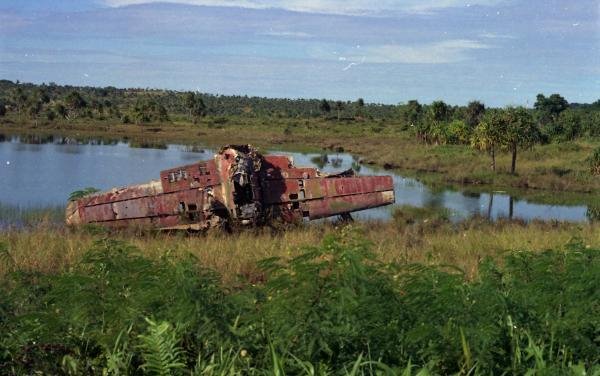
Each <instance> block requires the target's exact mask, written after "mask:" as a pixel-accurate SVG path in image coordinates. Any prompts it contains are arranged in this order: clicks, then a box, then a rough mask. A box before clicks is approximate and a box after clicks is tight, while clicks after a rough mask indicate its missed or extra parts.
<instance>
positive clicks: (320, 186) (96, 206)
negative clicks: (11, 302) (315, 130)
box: [66, 145, 394, 230]
mask: <svg viewBox="0 0 600 376" xmlns="http://www.w3.org/2000/svg"><path fill="white" fill-rule="evenodd" d="M393 202H394V186H393V182H392V178H391V176H355V175H354V173H353V172H352V171H351V170H350V171H345V172H342V173H340V174H334V175H326V174H322V173H320V172H319V170H317V169H316V168H303V167H295V166H294V165H293V162H292V159H291V158H290V157H287V156H280V155H266V156H262V155H260V154H259V153H257V151H256V149H254V148H253V147H251V146H249V145H243V146H226V147H224V148H222V149H221V150H220V151H219V152H218V153H217V154H215V156H214V158H213V159H212V160H208V161H204V162H198V163H194V164H190V165H186V166H181V167H176V168H172V169H169V170H165V171H162V172H161V173H160V180H153V181H150V182H148V183H145V184H139V185H131V186H127V187H123V188H115V189H112V190H110V191H107V192H101V193H96V194H93V195H89V196H86V197H83V198H80V199H78V200H75V201H71V202H69V204H68V206H67V211H66V222H67V224H68V225H78V224H84V223H96V224H100V225H106V226H112V227H128V226H141V227H153V228H159V229H164V230H170V229H173V230H175V229H187V230H203V229H208V228H211V227H219V226H221V225H223V224H228V225H234V226H235V225H262V224H265V223H267V222H269V221H272V220H282V221H284V222H294V221H299V220H301V219H302V218H308V219H318V218H324V217H330V216H335V215H345V214H347V213H351V212H354V211H358V210H363V209H368V208H374V207H378V206H383V205H388V204H392V203H393Z"/></svg>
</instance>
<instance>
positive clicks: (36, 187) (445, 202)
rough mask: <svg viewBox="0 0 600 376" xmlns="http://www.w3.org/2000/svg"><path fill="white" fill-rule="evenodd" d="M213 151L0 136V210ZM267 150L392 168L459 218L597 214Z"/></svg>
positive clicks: (403, 187)
mask: <svg viewBox="0 0 600 376" xmlns="http://www.w3.org/2000/svg"><path fill="white" fill-rule="evenodd" d="M213 153H214V150H213V149H208V148H207V149H205V148H202V147H191V146H185V145H171V144H169V145H166V144H156V143H145V142H141V143H140V142H136V143H133V142H127V141H123V140H112V141H102V140H94V139H92V140H77V139H74V138H69V137H57V136H45V137H39V136H27V137H25V136H2V135H0V181H1V182H2V185H1V186H0V208H2V207H4V208H15V207H16V208H19V210H21V211H23V210H25V211H26V210H36V209H39V208H44V207H55V208H56V207H61V206H63V205H64V204H65V202H66V201H67V198H68V196H69V194H70V193H71V192H73V191H76V190H79V189H82V188H85V187H96V188H99V189H102V190H105V189H109V188H112V187H117V186H124V185H128V184H133V183H142V182H145V181H148V180H151V179H157V178H158V176H159V172H160V171H161V170H164V169H167V168H170V167H174V166H178V165H182V164H189V163H193V162H194V161H198V160H206V159H210V158H211V157H212V155H213ZM263 153H275V154H288V155H292V156H293V157H294V162H295V165H296V166H316V167H318V168H320V169H321V170H322V171H324V172H334V171H341V170H345V169H348V168H355V169H356V170H358V171H359V173H360V174H362V175H370V174H390V175H392V176H393V179H394V184H395V192H396V204H397V205H412V206H419V207H425V206H427V207H435V208H446V209H448V210H449V211H450V212H451V215H452V217H453V218H454V219H455V220H460V219H464V218H468V217H470V216H473V215H479V216H484V217H488V218H490V219H497V218H502V217H510V218H518V219H523V220H526V221H529V220H532V219H542V220H559V221H576V222H585V221H588V220H589V218H588V217H589V216H590V212H591V211H590V210H588V206H587V205H585V204H581V205H547V204H539V203H533V202H529V201H527V200H524V199H519V198H516V197H511V196H509V195H507V194H505V193H502V192H484V193H468V192H463V191H460V190H453V189H442V190H439V189H438V190H433V189H431V188H429V187H428V186H426V185H424V184H422V183H420V182H419V181H417V180H415V179H411V178H407V177H403V176H401V175H399V174H395V173H393V172H390V171H383V170H378V169H374V168H373V167H371V166H367V165H361V164H359V163H358V161H357V159H356V158H355V157H353V156H352V155H349V154H345V153H339V154H329V155H327V156H325V155H320V154H310V153H298V152H289V151H285V152H282V151H278V150H267V151H266V152H265V151H263ZM590 202H591V197H590ZM1 213H2V211H1V210H0V215H1ZM391 213H392V207H382V208H376V209H370V210H365V211H362V212H360V213H356V214H355V215H354V216H355V217H357V218H362V219H388V218H390V216H391ZM1 222H4V223H5V224H6V222H7V219H6V218H5V219H4V221H2V218H0V223H1Z"/></svg>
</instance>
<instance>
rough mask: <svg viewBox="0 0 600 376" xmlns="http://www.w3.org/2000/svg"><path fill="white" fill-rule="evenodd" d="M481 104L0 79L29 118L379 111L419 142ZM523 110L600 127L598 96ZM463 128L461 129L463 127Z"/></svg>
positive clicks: (454, 131)
mask: <svg viewBox="0 0 600 376" xmlns="http://www.w3.org/2000/svg"><path fill="white" fill-rule="evenodd" d="M487 110H488V109H487V108H486V107H485V105H484V104H483V103H481V102H478V101H473V102H471V103H469V104H468V105H466V106H451V105H448V104H446V103H445V102H443V101H435V102H433V103H431V104H421V103H419V102H418V101H416V100H411V101H408V102H407V103H401V104H398V105H385V104H376V103H365V101H364V100H363V99H362V98H358V99H357V100H356V101H332V100H326V99H288V98H280V99H278V98H262V97H248V96H234V95H230V96H226V95H214V94H206V93H193V92H180V91H173V90H157V89H139V88H138V89H119V88H115V87H112V86H108V87H79V86H69V85H57V84H54V83H50V84H41V85H36V84H30V83H19V82H18V81H17V82H12V81H8V80H0V116H4V115H6V114H8V113H15V114H17V115H21V116H22V117H24V118H27V117H29V118H30V120H34V121H35V120H37V121H54V120H56V119H60V118H63V119H67V120H68V119H71V120H72V119H74V118H78V117H84V118H92V119H98V120H104V119H111V120H115V119H117V120H120V121H123V122H125V123H128V122H132V123H140V124H142V123H151V122H164V121H169V120H178V119H185V118H189V119H190V120H199V118H201V117H203V116H207V115H211V116H247V117H263V116H269V117H288V118H290V117H291V118H310V117H315V118H318V117H321V118H322V117H325V118H329V119H332V120H364V119H378V120H380V119H386V120H393V121H394V122H395V123H399V124H400V127H401V128H404V129H410V128H413V129H415V132H416V133H417V134H419V135H420V136H422V137H423V139H424V140H425V141H427V142H437V143H460V142H464V141H465V138H464V137H463V136H464V134H461V133H465V132H466V131H468V130H469V129H470V130H471V131H472V130H474V128H475V126H476V125H477V124H478V122H479V121H480V120H481V116H482V115H483V114H484V113H485V112H486V111H487ZM528 112H529V113H530V114H531V116H532V117H533V118H534V120H535V121H536V123H537V124H538V125H540V128H541V130H542V131H543V133H544V135H545V136H546V137H547V138H549V139H573V138H576V137H579V136H583V135H591V136H598V135H600V100H598V101H596V102H594V103H592V104H580V103H568V102H567V101H566V99H565V98H563V97H562V96H561V95H559V94H552V95H550V96H548V97H546V96H544V95H543V94H539V95H538V97H537V100H536V102H535V105H534V109H529V110H528ZM463 128H467V130H465V129H463Z"/></svg>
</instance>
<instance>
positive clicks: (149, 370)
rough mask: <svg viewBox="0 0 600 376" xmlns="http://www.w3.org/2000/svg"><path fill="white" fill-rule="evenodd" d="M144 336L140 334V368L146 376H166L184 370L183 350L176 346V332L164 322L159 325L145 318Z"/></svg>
mask: <svg viewBox="0 0 600 376" xmlns="http://www.w3.org/2000/svg"><path fill="white" fill-rule="evenodd" d="M146 322H147V323H148V328H147V329H146V334H140V335H139V339H140V341H141V344H140V345H139V347H140V349H141V350H142V356H143V358H144V363H143V364H142V365H141V366H140V367H141V368H142V369H143V370H144V372H145V373H146V374H148V375H158V376H168V375H176V374H179V373H181V372H180V371H182V370H183V369H184V368H185V363H183V361H182V358H183V349H182V348H181V347H179V346H178V342H179V340H178V338H177V330H175V329H174V328H173V327H172V326H171V324H169V323H168V322H166V321H162V322H160V323H157V322H154V321H152V320H150V319H148V318H146Z"/></svg>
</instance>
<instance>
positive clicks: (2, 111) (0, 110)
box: [0, 99, 6, 117]
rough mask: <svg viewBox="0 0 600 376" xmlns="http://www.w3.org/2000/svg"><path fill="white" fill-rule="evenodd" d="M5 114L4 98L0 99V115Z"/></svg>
mask: <svg viewBox="0 0 600 376" xmlns="http://www.w3.org/2000/svg"><path fill="white" fill-rule="evenodd" d="M4 115H6V102H4V99H0V117H1V116H4Z"/></svg>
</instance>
